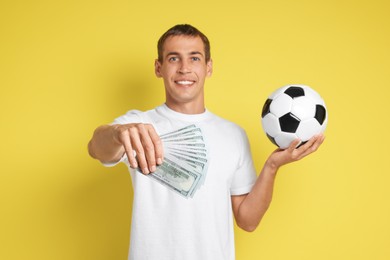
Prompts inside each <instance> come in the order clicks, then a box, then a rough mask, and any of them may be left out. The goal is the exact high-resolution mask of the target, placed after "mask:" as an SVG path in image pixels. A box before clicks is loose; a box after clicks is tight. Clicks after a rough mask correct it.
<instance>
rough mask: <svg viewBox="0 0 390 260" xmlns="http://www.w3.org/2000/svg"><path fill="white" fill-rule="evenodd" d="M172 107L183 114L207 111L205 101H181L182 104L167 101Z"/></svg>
mask: <svg viewBox="0 0 390 260" xmlns="http://www.w3.org/2000/svg"><path fill="white" fill-rule="evenodd" d="M165 104H166V105H167V106H168V107H169V108H170V109H172V110H173V111H176V112H178V113H182V114H188V115H195V114H202V113H204V112H205V111H206V109H205V106H204V103H202V104H191V103H181V104H171V103H169V102H166V103H165Z"/></svg>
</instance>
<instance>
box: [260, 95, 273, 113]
mask: <svg viewBox="0 0 390 260" xmlns="http://www.w3.org/2000/svg"><path fill="white" fill-rule="evenodd" d="M271 103H272V99H267V100H266V101H265V103H264V106H263V111H262V112H261V117H262V118H263V117H265V115H266V114H268V113H269V112H270V109H269V108H270V106H271Z"/></svg>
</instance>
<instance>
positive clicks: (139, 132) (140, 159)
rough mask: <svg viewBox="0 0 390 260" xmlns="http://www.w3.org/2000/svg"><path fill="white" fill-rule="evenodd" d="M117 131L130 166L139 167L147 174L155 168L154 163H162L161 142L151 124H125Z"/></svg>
mask: <svg viewBox="0 0 390 260" xmlns="http://www.w3.org/2000/svg"><path fill="white" fill-rule="evenodd" d="M118 131H119V138H118V139H119V141H120V142H121V143H122V145H123V147H124V149H125V152H126V155H127V158H128V159H129V163H130V166H131V167H132V168H140V169H141V171H142V172H143V173H144V174H148V173H150V172H154V171H155V170H156V165H159V164H162V161H163V147H162V142H161V139H160V137H159V136H158V134H157V133H156V131H155V129H154V127H153V126H152V125H150V124H142V123H137V124H127V125H122V126H121V127H120V129H118ZM134 152H135V153H136V154H134Z"/></svg>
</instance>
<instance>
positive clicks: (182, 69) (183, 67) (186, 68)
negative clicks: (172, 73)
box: [179, 60, 191, 74]
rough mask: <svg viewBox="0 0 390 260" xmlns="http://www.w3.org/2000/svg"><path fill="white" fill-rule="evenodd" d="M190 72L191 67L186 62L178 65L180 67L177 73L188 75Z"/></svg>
mask: <svg viewBox="0 0 390 260" xmlns="http://www.w3.org/2000/svg"><path fill="white" fill-rule="evenodd" d="M189 72H191V65H190V63H189V62H188V61H185V60H183V61H182V62H181V63H180V67H179V73H182V74H183V73H189Z"/></svg>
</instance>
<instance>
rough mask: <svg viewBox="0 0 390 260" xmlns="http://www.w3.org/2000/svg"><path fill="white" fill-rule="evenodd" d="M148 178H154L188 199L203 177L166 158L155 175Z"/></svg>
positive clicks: (152, 174)
mask: <svg viewBox="0 0 390 260" xmlns="http://www.w3.org/2000/svg"><path fill="white" fill-rule="evenodd" d="M146 176H148V177H150V178H153V179H154V180H156V181H158V182H160V183H161V184H163V185H164V186H166V187H168V188H169V189H171V190H173V191H175V192H177V193H179V194H180V195H182V196H184V197H186V198H188V197H190V196H192V195H193V194H194V193H193V191H194V190H195V189H196V186H197V183H198V182H199V180H200V177H201V175H200V174H199V173H197V172H196V171H190V170H188V169H186V168H185V167H183V166H181V165H178V164H177V163H175V162H173V161H171V160H170V159H168V158H164V161H163V163H162V164H161V165H159V166H158V167H157V170H156V171H155V172H154V173H151V174H148V175H146Z"/></svg>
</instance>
